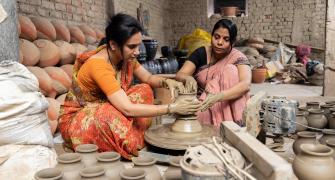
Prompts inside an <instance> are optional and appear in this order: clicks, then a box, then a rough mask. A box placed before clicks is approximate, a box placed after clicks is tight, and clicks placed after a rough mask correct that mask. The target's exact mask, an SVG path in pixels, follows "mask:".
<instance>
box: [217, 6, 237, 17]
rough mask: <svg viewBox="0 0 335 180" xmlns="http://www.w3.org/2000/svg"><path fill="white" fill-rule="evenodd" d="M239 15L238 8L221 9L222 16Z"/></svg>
mask: <svg viewBox="0 0 335 180" xmlns="http://www.w3.org/2000/svg"><path fill="white" fill-rule="evenodd" d="M237 13H238V7H221V15H222V16H236V15H237Z"/></svg>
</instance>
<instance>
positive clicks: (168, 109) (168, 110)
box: [167, 104, 171, 114]
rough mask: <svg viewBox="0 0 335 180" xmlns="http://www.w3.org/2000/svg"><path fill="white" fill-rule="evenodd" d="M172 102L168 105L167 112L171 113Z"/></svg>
mask: <svg viewBox="0 0 335 180" xmlns="http://www.w3.org/2000/svg"><path fill="white" fill-rule="evenodd" d="M170 105H171V104H168V106H167V114H170V113H171V111H170V107H171V106H170Z"/></svg>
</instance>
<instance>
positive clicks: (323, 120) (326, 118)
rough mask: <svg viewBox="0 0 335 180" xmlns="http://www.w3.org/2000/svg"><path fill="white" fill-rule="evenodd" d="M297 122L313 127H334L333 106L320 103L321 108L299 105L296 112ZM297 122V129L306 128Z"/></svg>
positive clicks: (334, 115)
mask: <svg viewBox="0 0 335 180" xmlns="http://www.w3.org/2000/svg"><path fill="white" fill-rule="evenodd" d="M296 117H297V119H296V120H297V122H298V123H299V124H303V125H308V126H310V127H313V128H319V129H323V128H326V127H328V128H330V129H335V107H334V106H333V105H321V109H316V108H309V109H307V107H299V111H298V112H297V114H296ZM299 124H297V131H298V132H299V131H304V130H306V129H307V128H306V127H305V126H303V125H302V126H301V125H299Z"/></svg>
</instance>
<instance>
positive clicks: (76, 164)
mask: <svg viewBox="0 0 335 180" xmlns="http://www.w3.org/2000/svg"><path fill="white" fill-rule="evenodd" d="M57 162H58V164H57V165H56V168H58V169H60V170H61V171H62V172H63V173H64V175H63V179H66V180H70V179H71V180H79V179H80V175H79V171H80V170H81V169H82V168H84V164H82V163H81V156H80V154H78V153H64V154H61V155H59V156H58V157H57Z"/></svg>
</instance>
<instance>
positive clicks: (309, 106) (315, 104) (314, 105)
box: [306, 101, 320, 109]
mask: <svg viewBox="0 0 335 180" xmlns="http://www.w3.org/2000/svg"><path fill="white" fill-rule="evenodd" d="M319 106H320V103H319V102H316V101H310V102H306V107H307V109H319Z"/></svg>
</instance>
